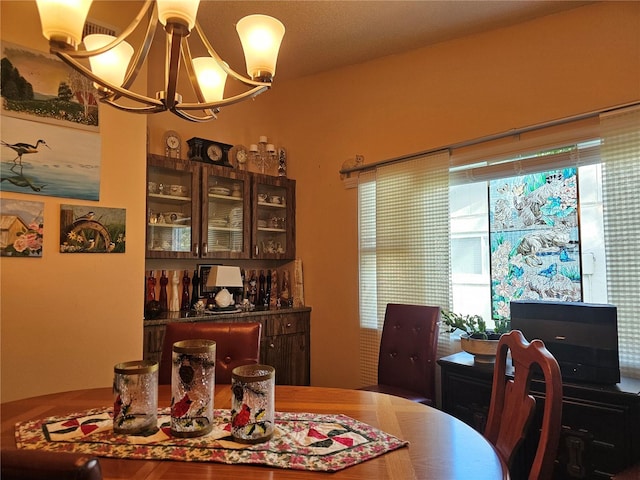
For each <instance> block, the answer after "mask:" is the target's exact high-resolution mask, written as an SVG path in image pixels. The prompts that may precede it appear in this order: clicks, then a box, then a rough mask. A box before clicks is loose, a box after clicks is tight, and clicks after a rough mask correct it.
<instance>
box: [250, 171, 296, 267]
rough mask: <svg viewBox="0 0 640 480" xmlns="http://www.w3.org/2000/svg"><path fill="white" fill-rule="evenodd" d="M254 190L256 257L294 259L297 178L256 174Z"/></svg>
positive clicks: (254, 245) (254, 249)
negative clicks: (290, 178) (295, 179)
mask: <svg viewBox="0 0 640 480" xmlns="http://www.w3.org/2000/svg"><path fill="white" fill-rule="evenodd" d="M252 194H253V199H252V200H253V202H254V208H253V211H254V212H255V213H254V221H253V239H254V244H253V246H252V252H251V253H252V255H253V257H254V258H267V259H294V258H295V255H296V252H295V237H294V232H295V181H294V180H289V179H286V178H283V177H269V176H266V175H256V176H255V178H254V185H253V193H252Z"/></svg>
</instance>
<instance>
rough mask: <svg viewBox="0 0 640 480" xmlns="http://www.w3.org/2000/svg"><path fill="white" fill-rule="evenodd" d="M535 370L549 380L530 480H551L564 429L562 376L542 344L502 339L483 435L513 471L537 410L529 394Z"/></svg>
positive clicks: (515, 334)
mask: <svg viewBox="0 0 640 480" xmlns="http://www.w3.org/2000/svg"><path fill="white" fill-rule="evenodd" d="M509 350H510V351H511V358H512V361H513V367H514V373H513V379H508V378H507V377H506V375H505V371H506V366H507V361H508V360H507V351H509ZM536 366H537V367H536ZM536 368H539V369H540V370H541V372H542V375H543V377H544V382H545V398H544V411H543V416H542V428H541V430H540V439H539V441H538V446H537V449H536V454H535V457H534V459H533V463H532V465H531V470H530V471H529V477H528V478H529V480H547V479H550V478H551V477H552V475H553V466H554V461H555V458H556V455H557V449H558V442H559V440H560V430H561V428H562V374H561V373H560V367H559V366H558V362H557V361H556V359H555V358H554V356H553V355H551V353H549V351H548V350H547V349H546V347H545V346H544V343H543V342H542V340H533V341H532V342H531V343H529V342H527V340H526V339H525V338H524V335H522V332H520V331H519V330H513V331H511V332H509V333H507V334H504V335H502V336H501V337H500V341H499V342H498V350H497V353H496V363H495V368H494V373H493V388H492V390H491V403H490V405H489V414H488V417H487V426H486V428H485V432H484V435H485V437H486V438H487V440H489V441H490V442H491V443H492V444H493V445H494V447H495V448H496V450H497V452H498V454H499V455H500V457H501V458H502V460H503V461H504V462H505V463H506V464H507V465H508V466H509V467H510V468H511V466H512V462H513V458H514V456H515V453H516V451H517V449H518V446H519V445H520V444H521V443H522V441H523V440H524V438H525V436H526V435H527V430H528V427H529V424H530V421H531V419H532V417H533V414H534V411H535V407H536V400H535V398H534V397H533V396H532V395H530V394H529V386H530V383H531V377H532V375H533V373H534V369H536Z"/></svg>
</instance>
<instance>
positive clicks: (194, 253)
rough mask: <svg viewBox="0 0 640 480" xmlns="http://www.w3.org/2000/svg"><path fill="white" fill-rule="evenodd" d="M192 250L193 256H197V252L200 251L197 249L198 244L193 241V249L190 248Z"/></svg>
mask: <svg viewBox="0 0 640 480" xmlns="http://www.w3.org/2000/svg"><path fill="white" fill-rule="evenodd" d="M192 251H193V256H194V257H197V256H198V254H199V253H200V252H199V249H198V244H197V243H194V244H193V250H192Z"/></svg>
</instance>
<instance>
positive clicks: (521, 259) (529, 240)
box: [489, 168, 582, 320]
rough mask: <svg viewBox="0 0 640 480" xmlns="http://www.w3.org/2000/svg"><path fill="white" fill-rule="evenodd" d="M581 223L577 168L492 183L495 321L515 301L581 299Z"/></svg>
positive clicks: (490, 191) (492, 288)
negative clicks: (579, 222)
mask: <svg viewBox="0 0 640 480" xmlns="http://www.w3.org/2000/svg"><path fill="white" fill-rule="evenodd" d="M578 221H579V216H578V173H577V169H576V168H565V169H560V170H552V171H547V172H541V173H536V174H530V175H522V176H517V177H511V178H504V179H500V180H493V181H491V182H489V241H490V245H491V313H492V317H493V318H494V319H501V320H502V319H508V318H510V310H509V303H510V301H511V300H519V299H520V300H546V299H549V300H560V301H567V302H569V301H581V300H582V276H581V267H580V230H579V224H578Z"/></svg>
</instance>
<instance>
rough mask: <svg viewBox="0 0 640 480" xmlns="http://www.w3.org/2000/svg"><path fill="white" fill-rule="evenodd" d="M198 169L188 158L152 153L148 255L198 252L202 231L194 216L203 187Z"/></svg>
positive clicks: (179, 255)
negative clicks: (201, 186)
mask: <svg viewBox="0 0 640 480" xmlns="http://www.w3.org/2000/svg"><path fill="white" fill-rule="evenodd" d="M196 173H197V170H194V169H193V168H192V166H191V165H190V163H188V162H184V161H181V160H176V159H166V158H164V157H159V156H155V155H154V156H150V158H149V161H148V169H147V257H148V258H193V256H197V255H198V251H197V250H198V247H197V246H198V243H199V241H198V239H199V232H198V229H197V226H198V223H197V220H194V219H196V218H197V205H198V204H199V192H200V190H199V185H198V178H197V175H196ZM194 215H196V216H194ZM194 226H195V227H196V228H195V229H194Z"/></svg>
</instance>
